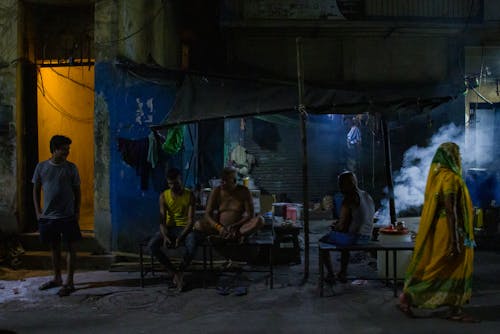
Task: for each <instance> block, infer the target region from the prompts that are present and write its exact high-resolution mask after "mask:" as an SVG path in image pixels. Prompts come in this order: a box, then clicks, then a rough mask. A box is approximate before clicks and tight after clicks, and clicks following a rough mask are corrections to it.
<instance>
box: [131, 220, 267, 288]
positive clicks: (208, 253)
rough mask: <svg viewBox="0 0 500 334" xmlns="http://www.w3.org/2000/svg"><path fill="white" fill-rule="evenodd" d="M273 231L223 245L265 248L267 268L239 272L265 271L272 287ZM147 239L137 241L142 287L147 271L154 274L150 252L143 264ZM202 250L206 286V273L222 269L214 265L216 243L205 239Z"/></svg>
mask: <svg viewBox="0 0 500 334" xmlns="http://www.w3.org/2000/svg"><path fill="white" fill-rule="evenodd" d="M274 242H275V237H274V232H273V231H272V229H271V230H270V231H259V232H257V233H256V234H253V235H251V236H250V237H249V238H248V239H247V241H246V242H245V243H243V244H237V243H227V244H225V246H229V247H240V246H250V247H261V248H264V249H267V251H268V252H269V264H268V268H267V270H258V269H251V270H249V269H246V270H243V269H241V270H240V271H241V272H265V273H268V274H269V286H270V288H271V289H272V288H273V287H274V261H273V248H274ZM148 243H149V239H145V240H143V241H141V242H140V243H139V266H140V285H141V287H144V278H145V276H146V275H147V273H151V275H153V276H154V274H155V269H154V265H155V260H154V256H153V255H152V254H150V255H149V265H148V266H147V267H146V266H145V264H144V255H145V250H146V249H147V248H148ZM199 247H201V249H202V252H203V267H202V270H201V272H202V275H203V287H206V284H205V282H206V280H205V278H206V274H207V273H208V272H217V271H224V270H219V269H216V268H215V267H214V254H213V253H214V248H216V247H217V245H214V244H213V243H212V242H210V239H205V240H204V241H203V242H202V243H201V244H200V245H199ZM186 271H188V272H195V271H199V270H194V269H192V268H191V269H188V270H186Z"/></svg>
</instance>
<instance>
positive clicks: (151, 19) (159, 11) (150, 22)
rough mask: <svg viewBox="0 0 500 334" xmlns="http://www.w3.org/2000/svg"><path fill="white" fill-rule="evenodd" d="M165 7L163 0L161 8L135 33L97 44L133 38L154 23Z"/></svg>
mask: <svg viewBox="0 0 500 334" xmlns="http://www.w3.org/2000/svg"><path fill="white" fill-rule="evenodd" d="M164 8H165V2H164V1H162V5H161V6H160V8H159V9H158V10H157V11H156V13H155V14H154V15H153V16H152V17H151V18H150V19H148V20H146V23H145V24H144V25H143V26H142V27H140V28H139V29H138V30H136V31H134V32H133V33H131V34H130V35H127V36H125V37H123V38H118V39H115V40H110V41H105V42H97V41H96V42H95V44H96V45H102V46H104V45H109V44H114V43H120V42H123V41H126V40H127V39H129V38H131V37H134V36H135V35H137V34H138V33H140V32H141V31H143V30H144V29H146V27H148V26H149V25H151V24H153V22H154V21H155V19H156V18H157V17H158V16H159V15H160V13H161V12H162V10H163V9H164Z"/></svg>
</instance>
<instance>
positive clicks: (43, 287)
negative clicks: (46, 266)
mask: <svg viewBox="0 0 500 334" xmlns="http://www.w3.org/2000/svg"><path fill="white" fill-rule="evenodd" d="M61 285H62V283H61V282H56V281H48V282H45V283H43V284H42V285H40V286H39V287H38V290H48V289H52V288H57V287H59V286H61Z"/></svg>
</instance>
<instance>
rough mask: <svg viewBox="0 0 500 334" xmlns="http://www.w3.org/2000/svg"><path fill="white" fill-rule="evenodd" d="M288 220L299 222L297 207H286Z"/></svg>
mask: <svg viewBox="0 0 500 334" xmlns="http://www.w3.org/2000/svg"><path fill="white" fill-rule="evenodd" d="M286 219H290V220H291V221H293V222H295V221H296V220H297V207H296V206H294V205H288V206H287V207H286Z"/></svg>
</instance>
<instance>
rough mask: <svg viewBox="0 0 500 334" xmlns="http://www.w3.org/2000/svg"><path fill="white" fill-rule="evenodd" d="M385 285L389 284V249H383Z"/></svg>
mask: <svg viewBox="0 0 500 334" xmlns="http://www.w3.org/2000/svg"><path fill="white" fill-rule="evenodd" d="M385 286H389V251H388V250H385Z"/></svg>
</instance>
